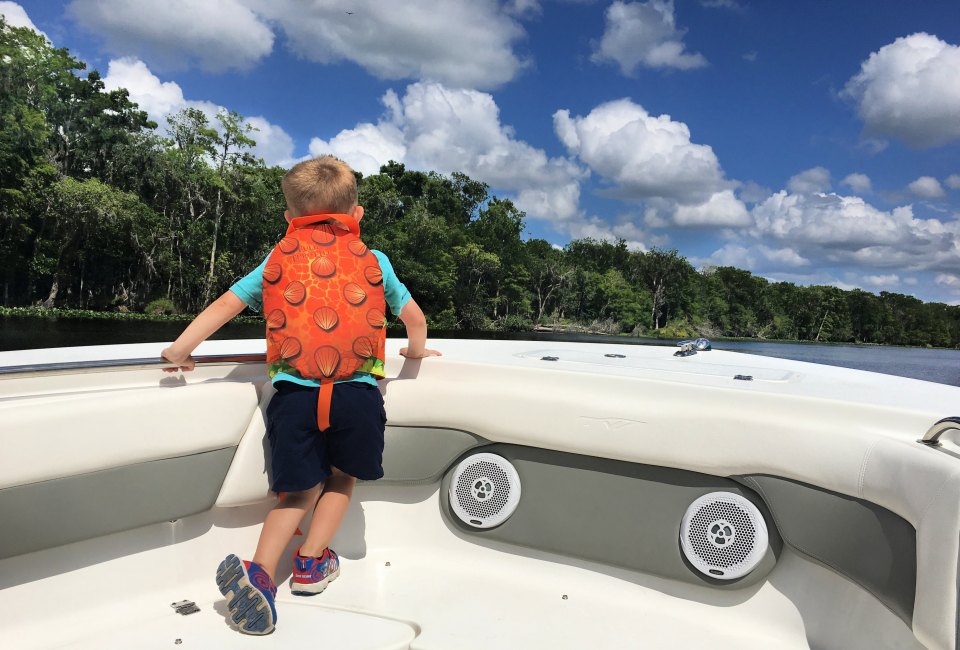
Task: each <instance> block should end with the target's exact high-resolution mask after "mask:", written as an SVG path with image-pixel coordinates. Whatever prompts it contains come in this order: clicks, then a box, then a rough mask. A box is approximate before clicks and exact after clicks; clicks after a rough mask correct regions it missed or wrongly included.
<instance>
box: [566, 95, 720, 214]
mask: <svg viewBox="0 0 960 650" xmlns="http://www.w3.org/2000/svg"><path fill="white" fill-rule="evenodd" d="M553 124H554V129H555V130H556V133H557V136H558V137H559V138H560V140H561V142H563V143H564V145H566V147H567V149H568V150H569V151H570V153H571V154H575V155H577V156H579V157H580V159H581V160H582V161H583V162H584V163H586V164H587V165H589V166H590V168H591V169H592V170H593V171H595V172H596V173H598V174H600V175H601V176H603V177H604V178H605V179H608V180H609V181H612V182H613V183H614V184H615V185H616V191H617V194H618V195H621V196H623V197H625V198H633V199H642V198H650V197H665V198H672V199H677V200H683V201H684V202H686V203H688V204H696V203H702V202H704V201H707V200H708V199H709V198H710V197H711V196H713V194H714V193H716V192H719V191H721V190H723V189H727V188H728V186H729V185H730V183H728V182H726V181H724V179H723V170H722V169H721V168H720V163H719V161H718V160H717V156H716V154H714V152H713V149H712V148H711V147H709V146H708V145H702V144H694V143H693V142H691V141H690V129H689V128H687V125H686V124H684V123H683V122H676V121H674V120H672V119H670V116H669V115H660V116H658V117H654V116H653V115H650V114H649V113H647V111H646V110H645V109H644V108H643V107H642V106H640V105H638V104H634V103H633V102H632V101H630V100H629V99H620V100H616V101H612V102H607V103H605V104H601V105H599V106H597V107H596V108H594V109H593V110H592V111H590V113H589V114H588V115H586V116H585V117H580V116H576V117H571V115H570V111H568V110H559V111H557V112H556V113H554V115H553Z"/></svg>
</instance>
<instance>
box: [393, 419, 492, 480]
mask: <svg viewBox="0 0 960 650" xmlns="http://www.w3.org/2000/svg"><path fill="white" fill-rule="evenodd" d="M486 442H487V441H486V440H484V439H483V438H480V437H479V436H475V435H473V434H472V433H467V432H466V431H458V430H456V429H435V428H424V427H391V426H388V427H387V430H386V432H385V434H384V447H383V478H382V479H380V480H381V481H387V482H397V483H433V482H434V481H436V480H437V479H439V478H440V475H441V474H443V472H445V471H446V469H447V468H448V467H449V466H450V463H452V462H453V461H454V460H456V459H457V458H458V457H459V456H460V454H462V453H463V452H465V451H467V450H468V449H471V448H473V447H476V446H478V445H482V444H486Z"/></svg>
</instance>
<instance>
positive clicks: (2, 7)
mask: <svg viewBox="0 0 960 650" xmlns="http://www.w3.org/2000/svg"><path fill="white" fill-rule="evenodd" d="M0 16H3V19H4V20H5V21H6V22H7V24H8V25H10V26H11V27H26V28H28V29H32V30H33V31H35V32H37V33H38V34H43V36H45V37H46V36H47V35H46V34H44V33H43V32H41V31H40V30H39V29H37V26H36V25H34V24H33V21H32V20H30V16H28V15H27V11H26V9H24V8H23V7H21V6H20V5H19V4H17V3H16V2H6V1H4V2H0ZM47 40H48V41H49V40H50V39H49V37H48V38H47Z"/></svg>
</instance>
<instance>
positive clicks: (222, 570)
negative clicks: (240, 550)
mask: <svg viewBox="0 0 960 650" xmlns="http://www.w3.org/2000/svg"><path fill="white" fill-rule="evenodd" d="M217 587H218V588H219V589H220V593H221V594H223V595H224V596H226V598H227V608H228V609H229V610H230V619H231V620H232V621H233V622H234V624H236V626H237V627H238V628H240V631H241V632H243V633H244V634H254V635H258V636H259V635H264V634H270V633H271V632H273V630H274V623H275V621H274V620H273V610H272V609H271V608H270V603H269V602H267V599H266V598H264V596H263V594H262V593H260V590H259V589H257V588H256V587H254V586H253V585H252V584H250V579H249V578H248V577H247V572H246V571H245V570H244V568H243V562H241V561H240V558H238V557H237V556H236V555H228V556H227V558H226V559H225V560H224V561H223V562H221V563H220V566H219V567H217Z"/></svg>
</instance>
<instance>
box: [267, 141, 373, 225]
mask: <svg viewBox="0 0 960 650" xmlns="http://www.w3.org/2000/svg"><path fill="white" fill-rule="evenodd" d="M281 187H282V188H283V196H284V198H285V199H286V200H287V208H288V209H289V210H290V212H291V213H292V215H291V216H294V217H300V216H303V215H307V214H330V213H334V214H336V213H339V214H348V213H350V212H351V211H353V209H354V208H355V207H356V206H357V178H356V176H354V175H353V170H352V169H350V166H349V165H347V163H345V162H343V161H342V160H340V159H339V158H334V157H333V156H320V157H319V158H312V159H311V160H304V161H303V162H300V163H297V164H296V165H294V166H293V167H292V168H291V169H290V171H288V172H287V174H286V176H284V177H283V181H282V182H281Z"/></svg>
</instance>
